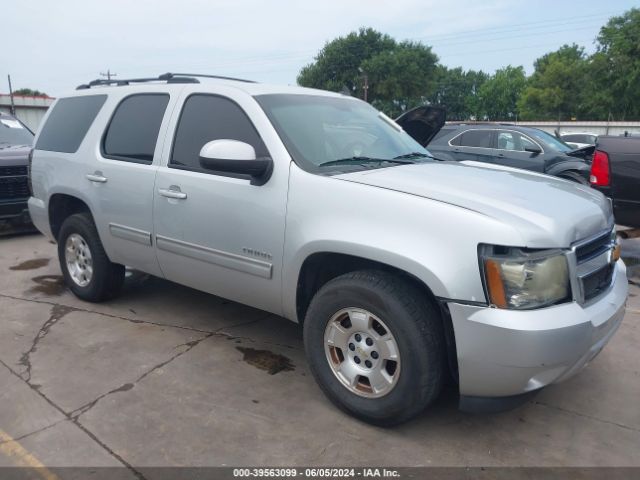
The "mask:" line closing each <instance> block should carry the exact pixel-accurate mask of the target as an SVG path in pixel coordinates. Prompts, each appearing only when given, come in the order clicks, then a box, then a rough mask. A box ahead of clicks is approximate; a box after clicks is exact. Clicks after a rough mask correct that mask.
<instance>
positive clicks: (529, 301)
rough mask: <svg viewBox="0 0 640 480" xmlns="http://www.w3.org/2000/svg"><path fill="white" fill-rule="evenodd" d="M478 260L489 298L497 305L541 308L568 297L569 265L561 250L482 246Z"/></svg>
mask: <svg viewBox="0 0 640 480" xmlns="http://www.w3.org/2000/svg"><path fill="white" fill-rule="evenodd" d="M480 260H481V265H482V267H483V273H484V281H485V285H486V288H487V294H488V297H489V301H490V303H491V304H492V305H494V306H496V307H498V308H513V309H518V310H525V309H531V308H540V307H545V306H549V305H553V304H555V303H559V302H561V301H564V300H568V299H569V297H570V294H571V287H570V283H569V267H568V264H567V258H566V256H565V255H564V253H563V252H562V251H560V250H546V251H531V250H526V249H519V248H508V247H497V246H496V247H494V246H491V245H482V246H481V247H480Z"/></svg>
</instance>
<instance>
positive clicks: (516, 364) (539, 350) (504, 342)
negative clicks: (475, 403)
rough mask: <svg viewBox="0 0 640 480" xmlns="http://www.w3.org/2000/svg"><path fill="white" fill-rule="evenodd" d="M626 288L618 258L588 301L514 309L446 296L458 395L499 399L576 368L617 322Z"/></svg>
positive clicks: (608, 336)
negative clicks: (607, 280)
mask: <svg viewBox="0 0 640 480" xmlns="http://www.w3.org/2000/svg"><path fill="white" fill-rule="evenodd" d="M627 290H628V285H627V278H626V268H625V266H624V263H622V261H620V260H619V261H618V262H617V264H616V268H615V272H614V276H613V281H612V284H611V287H610V288H609V289H608V291H607V292H606V293H604V294H602V295H601V296H600V297H598V298H597V299H594V301H592V302H591V303H589V304H588V305H579V304H578V303H576V302H571V303H566V304H562V305H556V306H553V307H547V308H542V309H538V310H527V311H517V310H501V309H497V308H489V307H482V306H472V305H464V304H460V303H455V302H449V303H448V306H449V311H450V313H451V319H452V322H453V329H454V333H455V341H456V350H457V357H458V371H459V382H460V395H461V397H463V398H464V397H474V398H483V399H488V398H492V399H495V400H496V401H497V402H498V403H499V401H500V398H503V399H505V398H504V397H515V396H522V395H523V394H527V393H529V392H533V391H535V390H538V389H540V388H542V387H544V386H546V385H549V384H551V383H556V382H560V381H562V380H565V379H567V378H569V377H570V376H572V375H574V374H575V373H577V372H579V371H580V370H581V369H582V368H584V367H585V366H586V365H587V363H589V361H591V360H592V359H593V358H594V357H595V356H596V355H597V354H598V353H599V352H600V350H602V348H603V347H604V346H605V345H606V344H607V342H608V341H609V340H610V339H611V337H612V336H613V334H614V333H615V331H616V330H617V329H618V327H619V326H620V324H621V323H622V319H623V317H624V312H625V302H626V299H627ZM522 398H524V397H522ZM507 403H508V402H507Z"/></svg>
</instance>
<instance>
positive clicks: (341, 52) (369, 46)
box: [298, 28, 396, 97]
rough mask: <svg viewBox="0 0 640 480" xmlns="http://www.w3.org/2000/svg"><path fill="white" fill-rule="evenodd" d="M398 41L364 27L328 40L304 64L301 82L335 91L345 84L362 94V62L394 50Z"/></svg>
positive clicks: (358, 94) (305, 84) (351, 89)
mask: <svg viewBox="0 0 640 480" xmlns="http://www.w3.org/2000/svg"><path fill="white" fill-rule="evenodd" d="M395 47H396V41H395V40H394V39H392V38H391V37H390V36H388V35H385V34H382V33H380V32H377V31H375V30H373V29H372V28H366V29H365V28H361V29H360V30H359V31H357V32H351V33H350V34H348V35H347V36H346V37H338V38H336V39H335V40H332V41H331V42H328V43H326V44H325V46H324V47H323V48H322V50H320V52H319V53H318V55H316V57H315V60H314V61H313V62H312V63H310V64H309V65H306V66H305V67H303V68H302V70H301V71H300V73H299V74H298V84H299V85H302V86H303V87H311V88H322V89H324V90H332V91H334V92H339V91H342V89H343V88H344V87H346V88H347V89H348V90H349V91H351V92H354V94H355V95H357V96H360V97H361V96H362V93H363V92H362V88H363V85H364V83H363V72H362V71H361V70H360V69H361V67H362V63H363V62H364V61H365V60H368V59H370V58H372V57H374V56H375V55H377V54H379V53H380V52H383V51H386V50H392V49H394V48H395Z"/></svg>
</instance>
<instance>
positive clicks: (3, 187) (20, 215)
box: [0, 113, 33, 224]
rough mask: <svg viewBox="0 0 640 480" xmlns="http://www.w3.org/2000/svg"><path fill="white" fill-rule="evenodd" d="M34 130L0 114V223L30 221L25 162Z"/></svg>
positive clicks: (26, 164)
mask: <svg viewBox="0 0 640 480" xmlns="http://www.w3.org/2000/svg"><path fill="white" fill-rule="evenodd" d="M32 144H33V132H31V130H29V129H28V128H27V127H26V126H25V125H24V124H23V123H22V122H21V121H20V120H18V119H17V118H15V117H13V116H11V115H7V114H6V113H0V223H4V222H6V221H10V222H11V223H23V224H24V223H29V222H30V217H29V210H28V207H27V200H29V195H30V193H29V183H28V168H29V167H28V165H29V152H30V151H31V147H32Z"/></svg>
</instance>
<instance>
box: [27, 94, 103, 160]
mask: <svg viewBox="0 0 640 480" xmlns="http://www.w3.org/2000/svg"><path fill="white" fill-rule="evenodd" d="M106 99H107V96H106V95H88V96H83V97H70V98H62V99H60V100H58V102H57V103H56V104H55V105H54V107H53V110H52V111H51V113H50V114H49V118H47V122H46V123H45V124H44V126H43V127H42V131H41V132H40V136H39V137H38V143H37V144H36V149H38V150H48V151H51V152H62V153H74V152H76V151H77V150H78V148H80V144H81V143H82V140H83V139H84V136H85V135H86V134H87V131H88V130H89V127H91V124H92V123H93V121H94V120H95V118H96V115H98V112H99V111H100V109H101V108H102V105H104V102H105V101H106Z"/></svg>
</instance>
